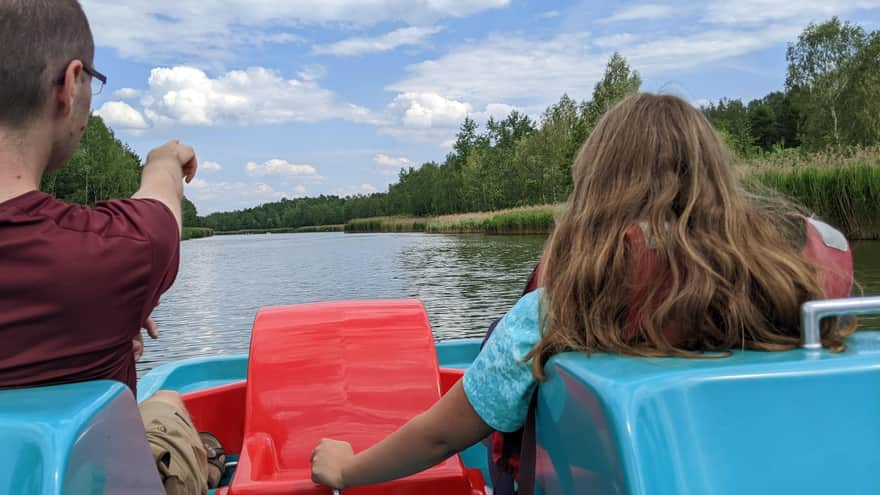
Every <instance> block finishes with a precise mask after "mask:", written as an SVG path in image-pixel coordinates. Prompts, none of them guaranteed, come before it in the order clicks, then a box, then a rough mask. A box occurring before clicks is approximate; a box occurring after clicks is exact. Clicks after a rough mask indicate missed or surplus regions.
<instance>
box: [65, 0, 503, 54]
mask: <svg viewBox="0 0 880 495" xmlns="http://www.w3.org/2000/svg"><path fill="white" fill-rule="evenodd" d="M82 3H83V7H84V8H85V10H86V13H87V14H88V16H89V20H90V22H91V25H92V31H93V32H94V33H95V36H96V41H97V43H98V44H99V45H100V46H107V47H112V48H114V49H116V50H117V51H118V52H119V54H120V55H121V56H122V57H123V58H135V59H139V60H142V61H148V62H151V63H156V61H160V62H168V61H175V62H179V61H180V60H181V58H183V59H184V60H187V59H188V60H189V61H192V60H210V61H214V62H216V61H217V60H224V59H229V58H231V57H234V54H235V50H234V48H235V47H237V46H242V45H260V44H267V43H292V42H297V41H300V38H299V36H298V35H297V34H296V33H295V30H297V29H298V28H301V27H302V26H304V25H325V24H328V23H331V24H342V25H354V26H372V25H376V24H380V23H386V22H403V23H405V24H409V25H425V24H430V23H433V22H436V21H438V20H440V19H444V18H449V17H464V16H468V15H471V14H474V13H477V12H481V11H484V10H487V9H495V8H501V7H506V6H507V5H509V4H510V0H308V1H306V0H297V1H283V2H279V1H277V0H224V1H223V2H222V4H221V5H218V2H206V1H204V0H126V1H125V2H120V1H119V0H83V2H82ZM132 26H137V29H132Z"/></svg>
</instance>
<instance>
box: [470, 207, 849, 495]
mask: <svg viewBox="0 0 880 495" xmlns="http://www.w3.org/2000/svg"><path fill="white" fill-rule="evenodd" d="M804 224H805V225H806V229H807V236H806V243H805V244H804V247H803V249H802V250H801V254H802V255H803V256H804V257H805V258H807V259H808V260H809V261H810V262H812V263H813V265H814V266H815V267H816V269H817V271H818V273H819V282H820V283H821V284H822V288H823V289H824V294H825V298H826V299H838V298H845V297H849V296H850V295H852V287H853V258H852V251H851V250H850V247H849V242H847V240H846V237H845V236H844V235H843V234H842V233H841V232H840V231H838V230H837V229H835V228H834V227H832V226H830V225H828V224H826V223H824V222H821V221H819V220H817V219H815V218H806V219H805V222H804ZM626 237H627V242H629V245H630V248H631V249H632V253H633V258H634V259H636V260H640V261H639V263H640V264H641V266H640V267H639V270H636V272H637V273H639V274H640V278H641V279H642V280H651V277H650V273H651V272H653V271H655V270H656V269H657V267H656V263H657V260H656V258H655V257H654V256H652V255H651V252H650V247H651V246H650V239H648V238H647V237H646V232H645V228H644V227H640V226H633V227H630V229H629V230H627V232H626ZM539 271H540V265H538V266H536V267H535V270H534V271H533V272H532V275H531V276H530V277H529V280H528V282H527V283H526V287H525V289H524V291H523V295H525V294H527V293H529V292H532V291H534V290H536V289H537V288H538V279H539V277H538V274H539ZM636 287H637V288H636V295H635V298H636V299H638V294H639V292H640V289H639V288H638V284H637V285H636ZM645 306H649V305H632V309H631V310H630V313H629V315H628V317H627V320H628V324H627V331H633V332H635V331H636V328H635V325H637V322H638V321H640V314H639V311H640V308H643V307H645ZM495 323H497V320H496V322H495ZM494 326H495V324H493V325H492V327H490V331H489V333H488V334H487V337H486V338H487V339H488V336H489V335H491V331H492V330H494ZM665 332H666V333H667V336H668V337H669V338H670V340H673V341H675V340H677V337H678V335H677V334H678V327H676V326H675V325H671V326H670V327H669V328H667V329H666V330H665ZM532 404H533V406H532V407H534V400H533V402H532ZM526 422H527V424H526V425H524V429H531V431H534V424H528V423H533V422H534V412H533V411H530V414H529V417H528V419H527V421H526ZM524 429H520V430H518V431H515V432H513V433H502V432H494V433H493V434H492V436H491V450H490V453H489V462H490V464H491V465H492V471H493V481H494V482H495V486H496V490H495V492H494V493H495V495H513V493H515V492H514V491H513V483H512V482H511V481H510V480H520V482H521V483H522V482H524V481H526V479H528V481H527V483H534V466H533V465H532V466H526V467H525V470H529V471H530V472H529V473H528V474H526V473H525V472H523V474H524V476H522V478H521V477H520V457H522V458H523V459H528V460H529V462H532V463H533V462H534V449H535V445H526V444H525V443H524V442H523V434H524ZM528 436H529V437H530V438H529V440H530V441H532V443H533V441H534V435H533V434H530V435H528ZM501 478H506V480H501ZM497 487H501V490H500V491H499V490H498V489H497ZM533 489H534V487H531V486H529V487H522V488H521V490H520V493H523V492H525V493H533Z"/></svg>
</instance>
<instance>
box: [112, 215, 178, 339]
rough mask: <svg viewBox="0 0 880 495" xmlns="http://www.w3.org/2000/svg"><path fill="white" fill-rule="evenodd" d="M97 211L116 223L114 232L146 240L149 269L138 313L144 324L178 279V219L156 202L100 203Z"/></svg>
mask: <svg viewBox="0 0 880 495" xmlns="http://www.w3.org/2000/svg"><path fill="white" fill-rule="evenodd" d="M96 210H97V211H104V212H107V214H108V215H109V216H110V217H111V218H113V219H114V221H115V222H117V223H118V225H114V229H116V228H118V229H119V230H120V231H123V232H125V231H127V230H129V229H131V233H132V234H134V235H136V236H138V237H143V238H146V239H148V240H149V244H150V259H149V260H148V261H149V263H150V267H151V268H150V275H149V277H148V278H147V280H146V292H145V294H146V296H145V298H144V302H143V306H142V307H141V313H140V322H141V324H143V323H144V322H145V321H146V320H147V318H148V317H149V316H150V313H152V312H153V309H154V308H155V307H156V306H158V305H159V297H160V296H161V295H162V294H163V293H164V292H165V291H167V290H168V289H170V288H171V285H172V284H174V280H175V278H176V277H177V270H178V267H179V265H180V230H179V229H178V227H177V220H176V219H175V218H174V214H173V213H171V210H169V209H168V207H167V206H165V205H164V204H163V203H162V202H160V201H157V200H155V199H119V200H113V201H108V202H106V203H101V204H99V205H98V206H97V207H96ZM144 261H147V260H144Z"/></svg>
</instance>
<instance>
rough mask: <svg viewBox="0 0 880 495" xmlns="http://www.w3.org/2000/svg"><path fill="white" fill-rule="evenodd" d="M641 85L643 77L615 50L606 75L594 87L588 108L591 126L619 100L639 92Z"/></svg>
mask: <svg viewBox="0 0 880 495" xmlns="http://www.w3.org/2000/svg"><path fill="white" fill-rule="evenodd" d="M641 87H642V78H641V77H640V76H639V73H638V72H636V71H634V70H631V69H630V67H629V64H628V63H627V62H626V59H625V58H623V56H621V55H620V54H619V53H617V52H614V55H612V56H611V59H610V60H608V65H606V66H605V75H604V76H603V77H602V80H601V81H599V82H598V83H596V86H595V87H594V88H593V100H592V101H591V102H590V104H589V110H588V116H589V122H590V128H592V127H595V125H596V123H597V122H599V119H600V118H602V116H603V115H605V112H607V111H608V110H610V109H611V107H613V106H614V105H615V104H616V103H617V102H619V101H620V100H622V99H623V98H624V97H626V96H627V95H630V94H632V93H638V92H639V89H640V88H641Z"/></svg>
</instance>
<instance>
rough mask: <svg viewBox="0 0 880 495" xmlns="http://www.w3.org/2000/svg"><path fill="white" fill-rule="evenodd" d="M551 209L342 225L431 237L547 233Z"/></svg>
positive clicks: (353, 230) (369, 220)
mask: <svg viewBox="0 0 880 495" xmlns="http://www.w3.org/2000/svg"><path fill="white" fill-rule="evenodd" d="M554 214H555V207H554V206H546V205H544V206H529V207H521V208H514V209H509V210H500V211H497V212H477V213H462V214H458V215H443V216H439V217H428V218H418V217H375V218H364V219H358V220H352V221H350V222H348V223H347V224H345V231H346V232H349V233H363V232H430V233H435V234H470V233H489V234H547V233H550V232H551V231H552V230H553V225H554V223H553V217H554Z"/></svg>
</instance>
